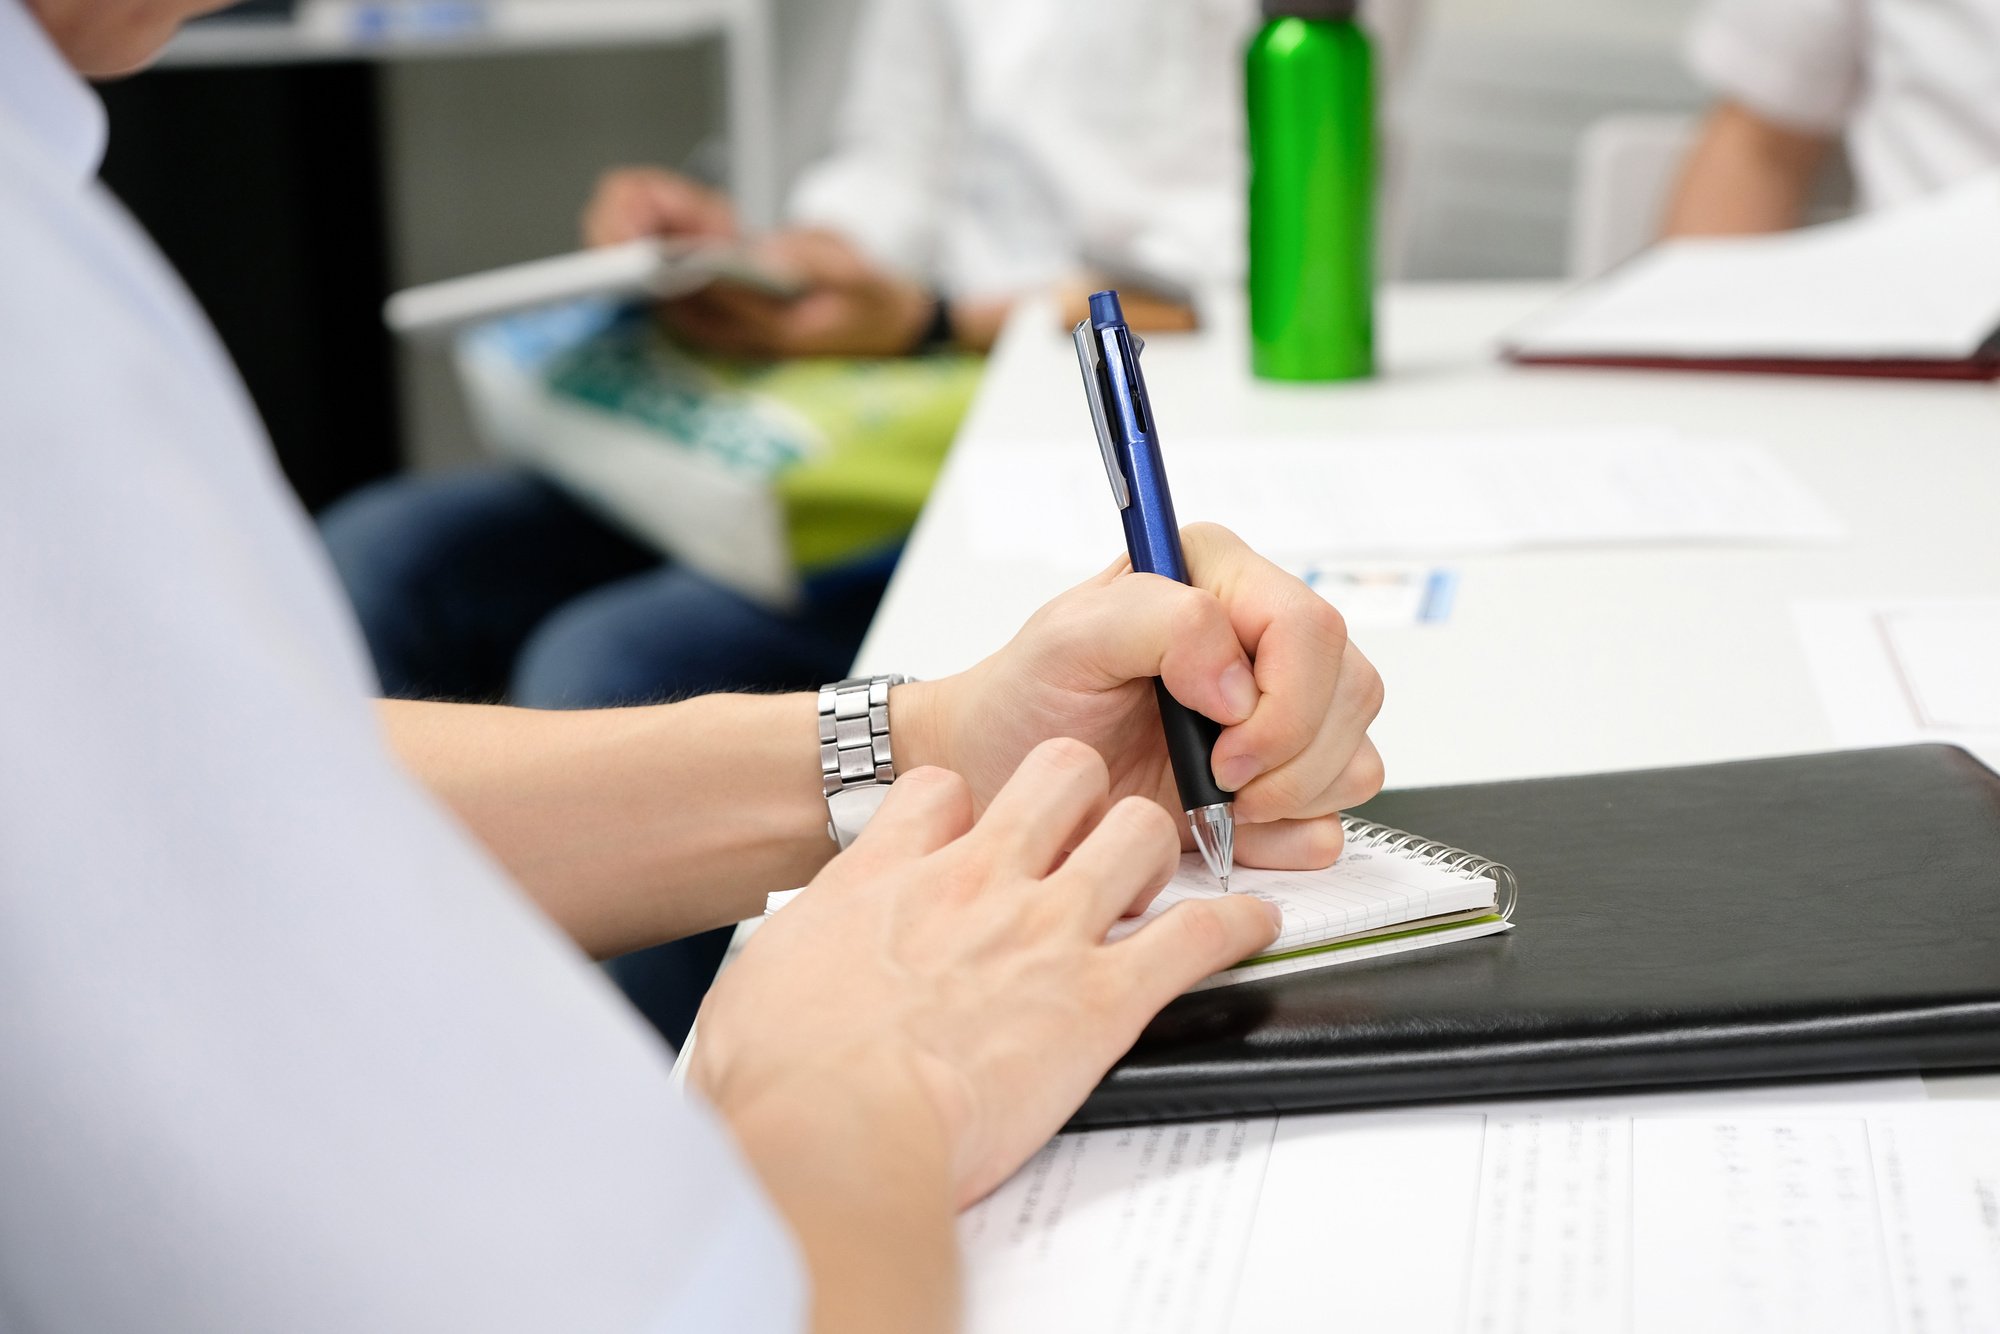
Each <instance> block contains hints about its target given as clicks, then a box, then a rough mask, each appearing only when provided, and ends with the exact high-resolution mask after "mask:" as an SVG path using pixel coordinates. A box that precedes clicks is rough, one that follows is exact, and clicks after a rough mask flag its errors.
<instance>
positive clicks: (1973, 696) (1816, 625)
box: [1792, 598, 2000, 767]
mask: <svg viewBox="0 0 2000 1334" xmlns="http://www.w3.org/2000/svg"><path fill="white" fill-rule="evenodd" d="M1792 618H1793V622H1794V623H1795V624H1796V626H1797V627H1798V632H1799V639H1800V642H1801V644H1802V645H1803V647H1804V648H1805V651H1806V659H1807V662H1808V664H1809V665H1810V667H1811V669H1812V676H1813V683H1814V685H1815V686H1816V687H1817V688H1818V691H1819V697H1820V703H1821V705H1822V707H1824V708H1825V710H1826V716H1827V721H1828V722H1830V723H1831V724H1832V725H1833V732H1834V736H1835V739H1836V740H1838V741H1839V742H1840V744H1842V745H1844V746H1889V745H1897V744H1901V743H1904V742H1910V741H1945V742H1950V743H1951V744H1953V745H1959V746H1964V747H1965V748H1966V749H1967V750H1969V751H1971V752H1972V753H1973V754H1975V755H1977V756H1979V757H1980V758H1981V759H1982V760H1984V761H1985V762H1986V763H1987V764H1989V765H1994V766H1996V767H2000V598H1983V599H1980V598H1971V599H1967V598H1911V599H1901V600H1891V599H1861V598H1843V599H1816V600H1810V601H1803V602H1799V603H1797V604H1795V605H1794V606H1793V608H1792Z"/></svg>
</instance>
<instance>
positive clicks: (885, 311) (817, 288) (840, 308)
mask: <svg viewBox="0 0 2000 1334" xmlns="http://www.w3.org/2000/svg"><path fill="white" fill-rule="evenodd" d="M753 254H754V257H755V259H756V260H757V261H758V262H759V263H761V264H763V265H765V266H767V267H769V268H770V269H772V270H773V271H774V272H777V273H782V274H785V275H786V276H788V277H792V278H796V279H797V280H798V281H800V282H801V283H803V284H804V285H805V291H804V293H803V294H802V295H800V296H797V297H793V298H791V299H784V298H780V297H774V296H770V295H767V294H765V293H762V292H756V291H752V290H750V289H749V288H746V287H744V286H742V285H740V284H736V283H731V282H727V281H723V282H716V283H711V284H709V285H708V286H707V287H705V288H703V289H702V290H701V291H699V292H696V293H694V294H693V295H691V296H687V297H683V298H682V299H680V300H678V301H673V302H670V303H668V305H667V306H666V307H665V315H666V320H667V324H668V326H669V327H671V328H672V329H673V330H674V331H675V332H677V333H678V334H680V335H681V336H682V337H683V338H685V339H687V340H688V341H689V342H691V343H693V344H695V345H696V346H697V347H701V348H704V349H706V350H708V351H711V352H718V353H721V354H722V355H724V356H732V357H754V358H773V357H813V356H857V357H884V356H898V355H901V354H902V353H905V352H908V351H910V350H912V349H913V348H914V347H915V346H916V344H917V341H918V340H919V339H920V338H921V337H922V336H923V333H924V330H925V328H926V326H927V325H928V324H929V323H930V320H931V317H932V315H933V313H934V312H935V310H936V306H935V303H934V301H933V299H932V297H931V294H930V293H929V292H928V291H926V290H925V289H924V288H923V287H922V286H921V285H919V284H918V283H916V282H914V281H912V280H910V279H908V278H904V277H901V276H900V275H897V274H893V273H889V272H887V271H885V270H883V269H881V268H879V267H878V266H876V264H875V263H874V262H873V261H872V260H870V259H868V258H867V257H866V256H865V255H863V254H862V253H861V252H860V251H859V250H857V249H855V247H854V245H853V244H852V243H851V242H849V241H847V240H846V239H845V238H843V237H841V236H838V235H836V234H835V233H833V232H827V231H794V232H783V233H780V234H778V235H775V236H772V237H770V238H769V239H767V240H765V241H763V242H761V243H760V244H758V245H757V246H756V247H755V248H754V251H753Z"/></svg>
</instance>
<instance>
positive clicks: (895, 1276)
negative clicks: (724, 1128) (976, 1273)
mask: <svg viewBox="0 0 2000 1334" xmlns="http://www.w3.org/2000/svg"><path fill="white" fill-rule="evenodd" d="M696 1050H697V1053H699V1051H700V1048H697V1049H696ZM841 1057H842V1059H840V1060H838V1061H837V1062H833V1063H830V1064H825V1063H823V1064H816V1065H815V1066H814V1067H813V1068H811V1069H801V1068H797V1067H794V1068H792V1069H791V1070H789V1071H788V1072H787V1077H786V1078H785V1079H783V1080H782V1081H781V1082H779V1083H776V1084H773V1085H770V1086H767V1087H765V1088H764V1089H762V1090H760V1091H759V1092H758V1093H757V1094H755V1095H753V1096H751V1097H749V1098H741V1099H731V1098H729V1097H727V1096H724V1097H721V1098H717V1099H714V1100H713V1101H714V1105H715V1107H716V1109H717V1110H718V1111H719V1112H720V1113H721V1114H722V1117H723V1120H724V1121H725V1122H726V1123H727V1124H728V1126H729V1128H730V1132H731V1134H732V1136H733V1137H734V1138H735V1140H736V1143H737V1145H738V1147H739V1148H740V1149H741V1150H742V1152H743V1156H744V1157H745V1158H746V1159H747V1160H748V1161H749V1164H750V1167H751V1170H752V1171H754V1172H755V1173H756V1174H757V1177H758V1180H759V1181H760V1182H762V1184H763V1186H764V1190H765V1193H766V1194H767V1195H768V1196H769V1198H770V1200H771V1202H772V1204H773V1205H775V1206H776V1207H777V1209H778V1212H779V1213H780V1214H782V1215H783V1216H784V1218H785V1221H786V1222H787V1223H788V1224H789V1225H790V1227H791V1230H792V1233H793V1235H794V1237H795V1238H796V1239H797V1240H798V1243H799V1247H800V1249H801V1250H802V1251H803V1252H804V1254H805V1259H806V1264H807V1268H808V1269H809V1270H810V1272H811V1275H812V1285H813V1320H812V1325H813V1328H815V1329H824V1330H841V1331H847V1330H856V1331H859V1330H873V1329H903V1330H912V1331H924V1330H936V1331H944V1330H947V1329H950V1328H951V1327H953V1325H954V1323H955V1312H956V1310H957V1307H958V1300H959V1298H958V1245H957V1238H956V1236H955V1235H954V1233H953V1219H954V1216H955V1214H956V1212H957V1198H956V1196H957V1192H956V1186H955V1183H954V1178H953V1173H952V1154H951V1142H950V1137H949V1135H948V1133H947V1131H946V1129H945V1127H944V1125H943V1122H942V1120H941V1119H940V1117H939V1116H938V1114H937V1113H936V1112H935V1111H934V1110H933V1109H932V1108H930V1107H929V1106H928V1105H927V1103H926V1098H925V1093H924V1089H923V1088H922V1086H921V1079H920V1077H919V1076H918V1075H917V1073H916V1072H915V1071H914V1070H912V1069H911V1068H910V1063H909V1062H908V1061H907V1060H903V1059H899V1058H898V1057H897V1055H896V1053H894V1052H893V1051H891V1050H888V1049H887V1048H885V1047H883V1046H881V1045H880V1044H868V1045H866V1046H864V1047H862V1048H860V1049H857V1050H852V1051H845V1052H843V1053H842V1054H841Z"/></svg>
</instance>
